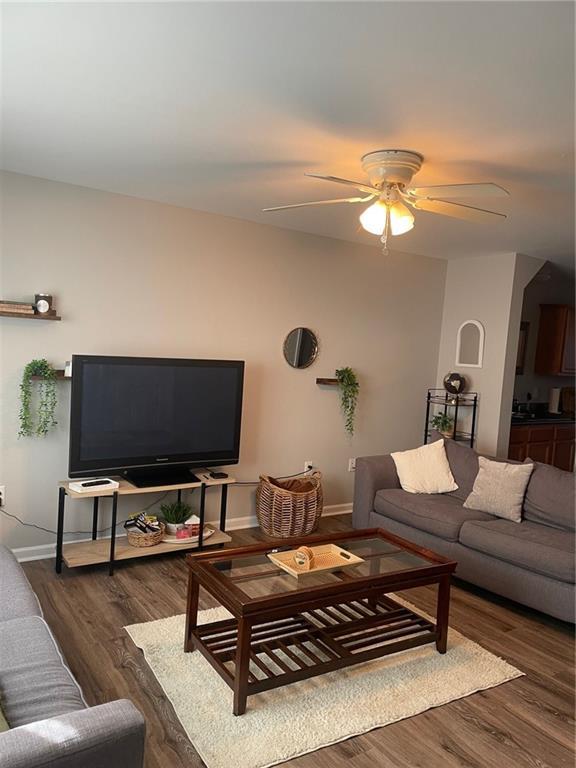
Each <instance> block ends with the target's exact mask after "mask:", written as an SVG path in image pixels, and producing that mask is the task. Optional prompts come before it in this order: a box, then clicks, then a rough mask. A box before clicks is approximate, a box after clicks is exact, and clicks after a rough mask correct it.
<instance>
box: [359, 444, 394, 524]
mask: <svg viewBox="0 0 576 768" xmlns="http://www.w3.org/2000/svg"><path fill="white" fill-rule="evenodd" d="M382 488H400V481H399V480H398V475H397V473H396V465H395V464H394V460H393V458H392V456H390V454H388V455H386V456H362V457H361V458H358V459H356V475H355V480H354V507H353V510H352V525H353V526H354V528H369V527H370V515H371V513H372V511H373V509H374V497H375V496H376V491H379V490H381V489H382Z"/></svg>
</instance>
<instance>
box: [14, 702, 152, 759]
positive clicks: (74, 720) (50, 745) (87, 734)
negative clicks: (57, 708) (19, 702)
mask: <svg viewBox="0 0 576 768" xmlns="http://www.w3.org/2000/svg"><path fill="white" fill-rule="evenodd" d="M145 730H146V727H145V724H144V718H143V717H142V715H141V714H140V712H139V711H138V710H137V709H136V707H135V706H134V705H133V704H132V702H131V701H127V700H125V699H121V700H119V701H112V702H110V703H109V704H101V705H100V706H97V707H89V708H87V709H80V710H77V711H75V712H69V713H67V714H65V715H59V716H58V717H51V718H49V719H48V720H39V721H38V722H35V723H28V724H27V725H21V726H19V727H18V728H13V729H11V730H9V731H5V732H4V733H1V734H0V765H1V766H2V768H47V767H48V766H49V767H50V768H79V766H82V768H142V765H143V761H144V736H145Z"/></svg>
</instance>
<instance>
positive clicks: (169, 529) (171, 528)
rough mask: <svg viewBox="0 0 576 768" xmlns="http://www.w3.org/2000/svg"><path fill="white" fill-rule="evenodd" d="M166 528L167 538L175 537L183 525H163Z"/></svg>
mask: <svg viewBox="0 0 576 768" xmlns="http://www.w3.org/2000/svg"><path fill="white" fill-rule="evenodd" d="M164 525H165V526H166V533H167V534H168V536H176V534H177V533H178V531H181V530H182V528H184V523H164Z"/></svg>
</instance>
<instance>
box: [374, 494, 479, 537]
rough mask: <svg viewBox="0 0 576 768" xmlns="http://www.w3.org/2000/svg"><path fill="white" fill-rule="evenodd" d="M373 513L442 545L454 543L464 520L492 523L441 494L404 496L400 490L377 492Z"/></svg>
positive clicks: (476, 512)
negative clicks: (429, 534)
mask: <svg viewBox="0 0 576 768" xmlns="http://www.w3.org/2000/svg"><path fill="white" fill-rule="evenodd" d="M374 510H375V511H376V512H378V513H379V514H381V515H384V516H385V517H391V518H392V520H397V521H398V522H399V523H404V524H405V525H410V526H411V527H412V528H417V529H418V530H419V531H426V532H427V533H431V534H433V535H434V536H439V537H440V538H441V539H445V540H446V541H458V535H459V533H460V527H461V526H462V524H463V523H464V522H466V521H467V520H492V519H493V518H492V517H491V516H490V515H487V514H486V513H484V512H478V511H477V510H470V509H464V508H463V506H462V502H461V501H460V500H459V499H455V498H454V497H453V496H445V495H443V494H428V493H419V494H418V495H415V494H413V493H407V492H406V491H403V490H402V489H400V488H387V489H385V490H382V491H378V493H377V494H376V497H375V499H374Z"/></svg>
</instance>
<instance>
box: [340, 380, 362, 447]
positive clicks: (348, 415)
mask: <svg viewBox="0 0 576 768" xmlns="http://www.w3.org/2000/svg"><path fill="white" fill-rule="evenodd" d="M336 378H337V379H338V386H339V387H340V405H341V406H342V413H343V414H344V419H345V428H346V432H348V434H349V435H350V436H352V435H353V434H354V416H355V413H356V403H357V402H358V392H359V391H360V385H359V384H358V379H357V378H356V374H355V373H354V371H353V370H352V368H339V369H338V370H337V371H336Z"/></svg>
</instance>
